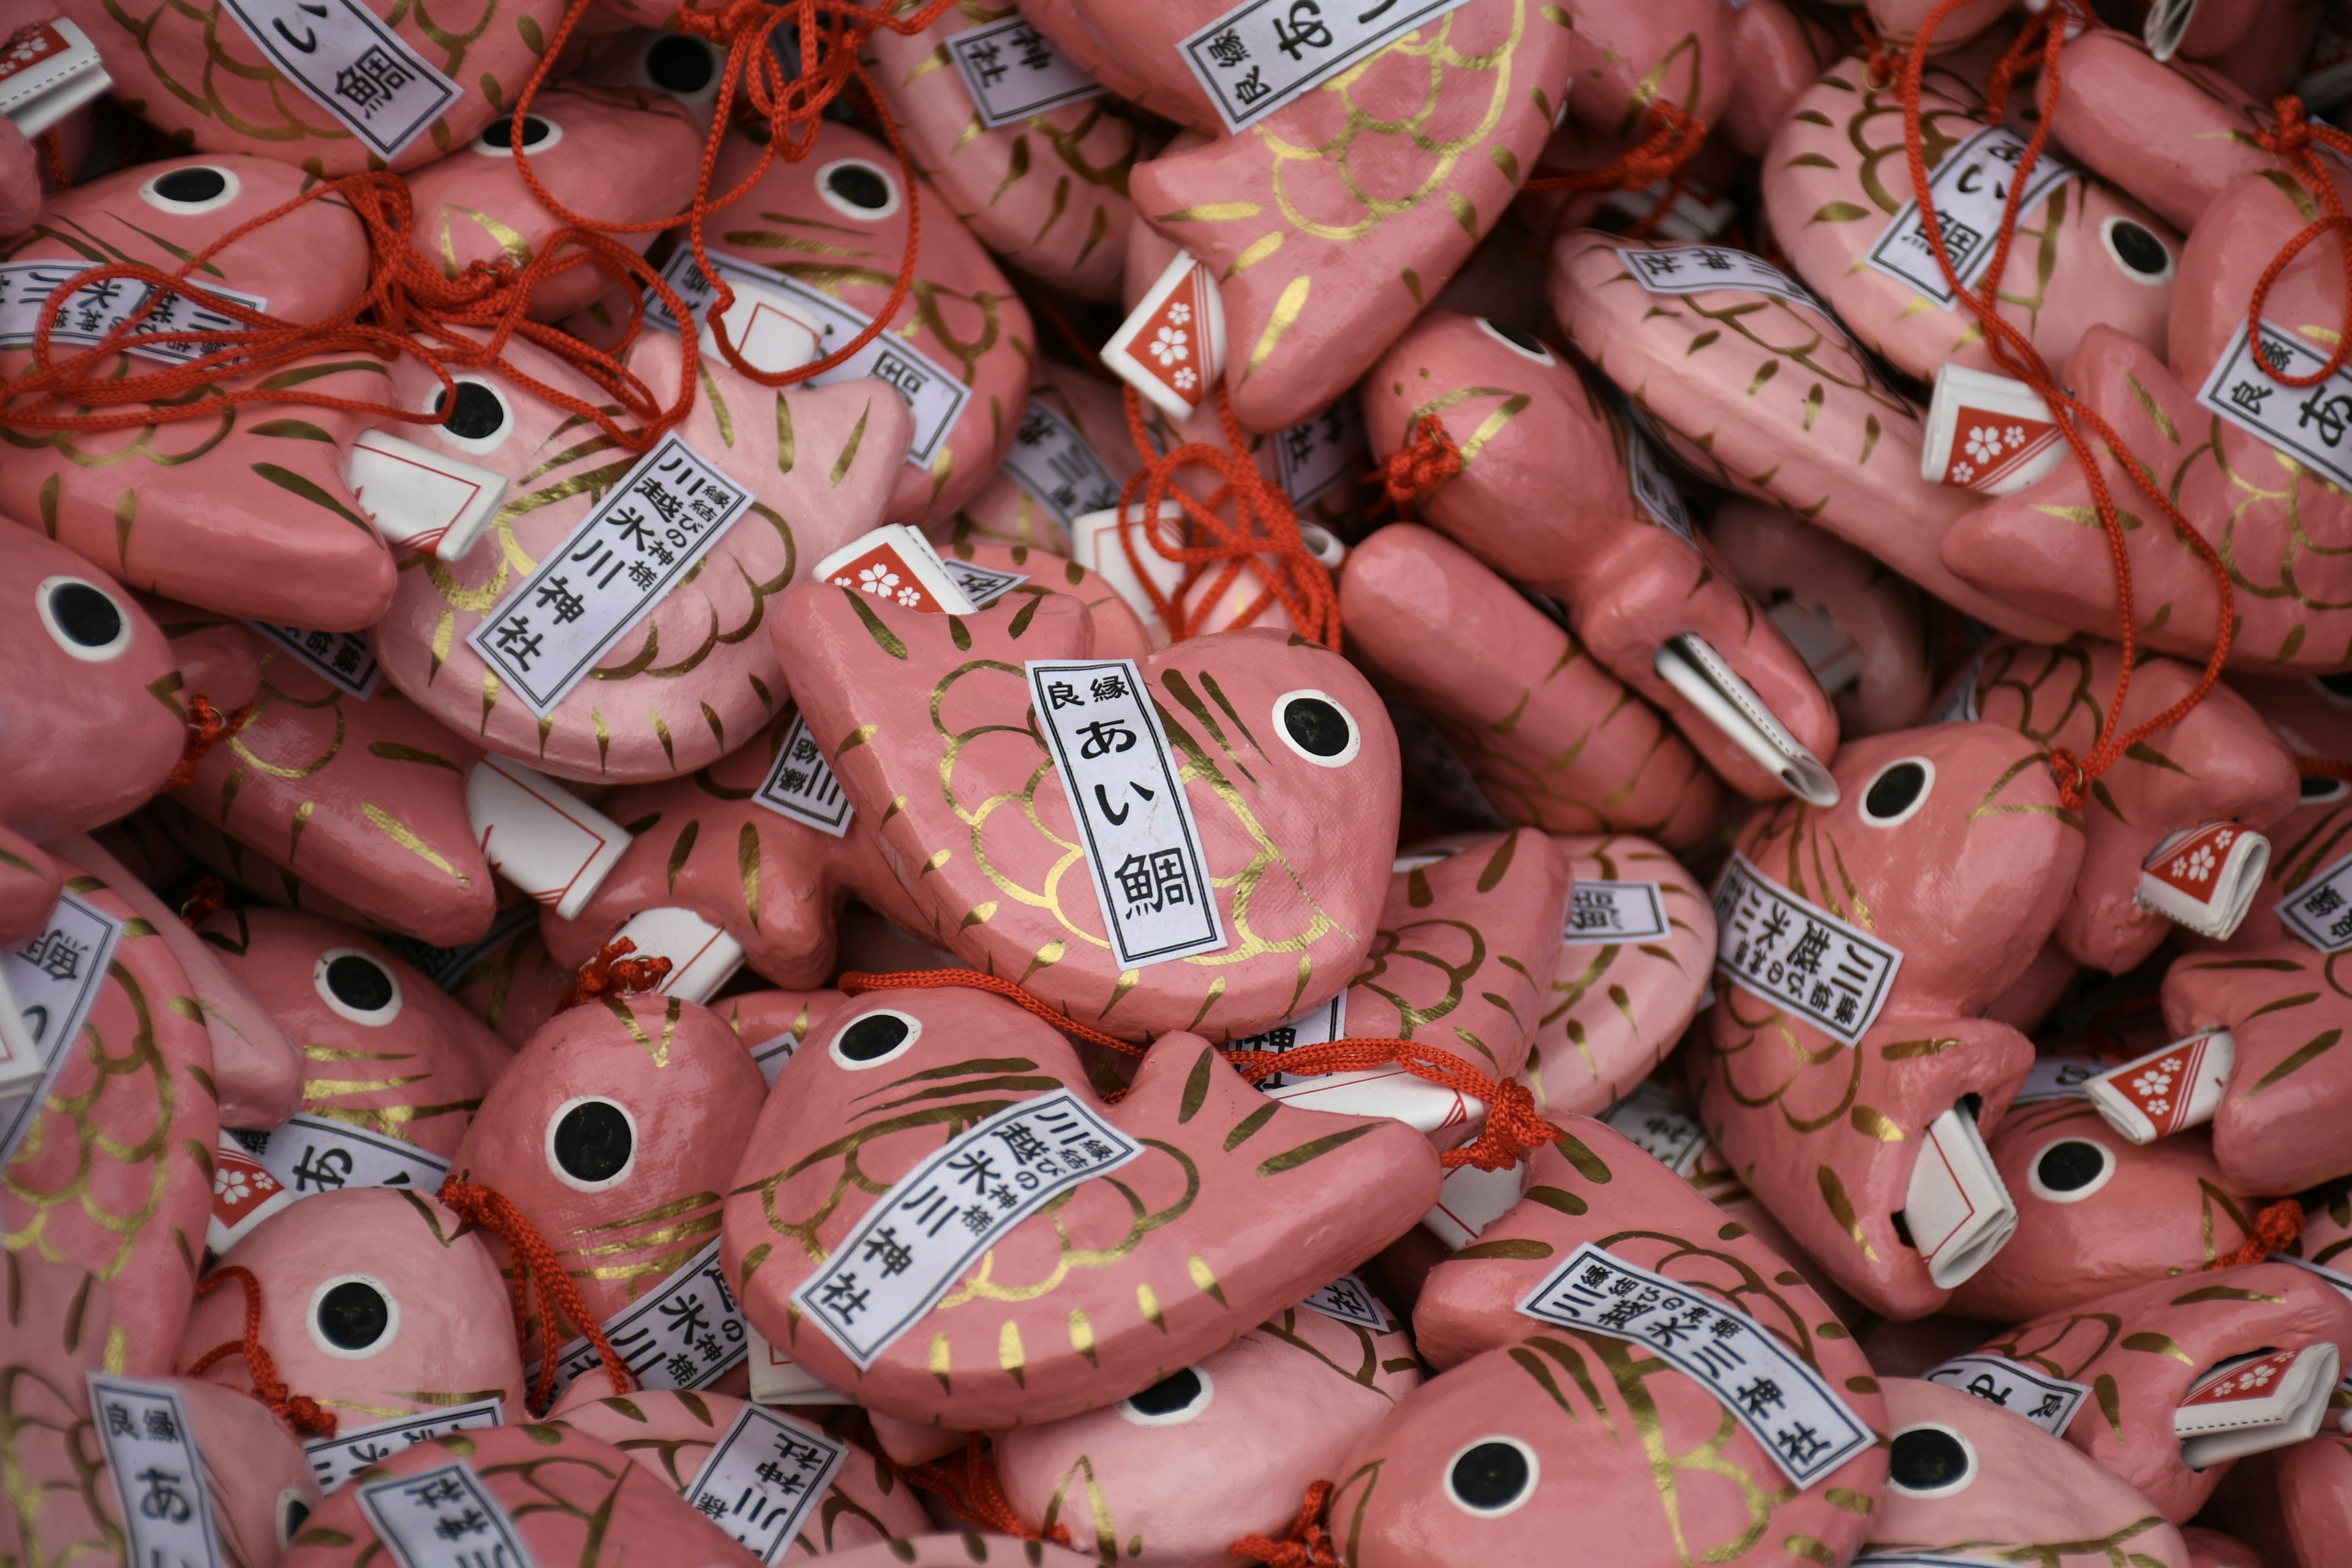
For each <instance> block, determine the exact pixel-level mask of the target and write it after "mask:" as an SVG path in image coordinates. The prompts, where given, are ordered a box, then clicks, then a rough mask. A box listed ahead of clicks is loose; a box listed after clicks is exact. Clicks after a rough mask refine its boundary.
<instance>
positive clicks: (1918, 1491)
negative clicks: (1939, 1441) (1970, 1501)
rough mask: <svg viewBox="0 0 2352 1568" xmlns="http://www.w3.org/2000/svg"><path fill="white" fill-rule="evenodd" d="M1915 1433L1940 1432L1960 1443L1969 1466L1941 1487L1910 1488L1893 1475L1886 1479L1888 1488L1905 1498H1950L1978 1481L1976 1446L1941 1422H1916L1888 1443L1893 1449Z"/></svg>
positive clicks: (1896, 1434)
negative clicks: (1896, 1444) (1897, 1443)
mask: <svg viewBox="0 0 2352 1568" xmlns="http://www.w3.org/2000/svg"><path fill="white" fill-rule="evenodd" d="M1913 1432H1940V1433H1941V1434H1943V1435H1944V1436H1947V1437H1949V1438H1950V1439H1951V1440H1952V1441H1953V1442H1955V1443H1958V1445H1959V1446H1960V1452H1961V1453H1962V1454H1964V1455H1966V1456H1967V1457H1968V1465H1967V1467H1966V1468H1964V1469H1962V1470H1961V1471H1960V1473H1959V1474H1958V1476H1957V1477H1955V1478H1954V1479H1951V1480H1948V1481H1946V1482H1945V1483H1944V1484H1943V1485H1941V1486H1936V1487H1908V1486H1905V1485H1904V1484H1903V1483H1902V1482H1901V1481H1898V1480H1896V1479H1895V1478H1894V1477H1893V1476H1892V1475H1890V1476H1888V1477H1887V1478H1886V1484H1887V1485H1888V1486H1890V1487H1892V1488H1894V1489H1895V1490H1896V1491H1898V1492H1900V1493H1902V1494H1903V1495H1904V1496H1905V1497H1916V1498H1937V1497H1950V1496H1951V1495H1952V1494H1953V1493H1954V1492H1958V1491H1964V1490H1966V1489H1967V1488H1968V1486H1969V1483H1970V1482H1972V1481H1974V1480H1975V1479H1977V1448H1976V1445H1975V1444H1973V1443H1971V1442H1969V1440H1968V1437H1967V1436H1966V1435H1965V1434H1963V1433H1960V1432H1957V1431H1954V1430H1953V1429H1952V1428H1951V1427H1949V1426H1945V1425H1944V1424H1943V1423H1942V1422H1940V1421H1915V1422H1913V1423H1912V1424H1911V1425H1910V1426H1906V1427H1904V1428H1903V1430H1902V1431H1900V1432H1897V1433H1895V1435H1894V1436H1892V1437H1890V1438H1888V1440H1887V1441H1888V1444H1889V1446H1890V1447H1891V1446H1892V1445H1893V1444H1895V1443H1896V1442H1899V1441H1901V1440H1902V1439H1903V1438H1904V1437H1906V1436H1908V1435H1909V1434H1911V1433H1913Z"/></svg>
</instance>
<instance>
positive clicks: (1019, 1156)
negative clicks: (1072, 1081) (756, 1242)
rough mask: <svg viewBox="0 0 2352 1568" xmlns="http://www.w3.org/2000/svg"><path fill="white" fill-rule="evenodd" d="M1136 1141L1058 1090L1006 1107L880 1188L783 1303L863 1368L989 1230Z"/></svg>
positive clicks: (1120, 1160)
mask: <svg viewBox="0 0 2352 1568" xmlns="http://www.w3.org/2000/svg"><path fill="white" fill-rule="evenodd" d="M1142 1152H1143V1146H1142V1145H1141V1144H1140V1143H1138V1142H1135V1141H1134V1140H1133V1139H1131V1138H1129V1137H1128V1135H1127V1134H1126V1133H1124V1132H1121V1131H1119V1130H1118V1128H1116V1127H1113V1126H1111V1125H1110V1123H1108V1121H1104V1120H1103V1119H1102V1118H1101V1116H1099V1115H1098V1114H1097V1113H1096V1111H1095V1110H1093V1108H1091V1107H1090V1106H1088V1105H1087V1104H1086V1103H1085V1102H1083V1101H1082V1100H1079V1099H1078V1098H1077V1097H1076V1095H1074V1094H1072V1093H1070V1091H1069V1090H1067V1089H1061V1090H1057V1091H1055V1093H1052V1094H1048V1095H1045V1096H1043V1097H1041V1098H1039V1099H1036V1100H1024V1101H1023V1102H1022V1103H1020V1104H1019V1105H1013V1106H1008V1107H1006V1108H1005V1109H1004V1110H1000V1111H998V1112H997V1113H996V1114H995V1115H993V1116H992V1117H990V1118H988V1119H987V1120H986V1121H982V1122H980V1123H979V1124H978V1125H976V1126H974V1127H973V1128H972V1129H971V1131H967V1132H965V1133H964V1134H963V1135H962V1136H961V1137H959V1138H957V1139H955V1140H953V1141H952V1142H950V1143H949V1144H948V1145H947V1146H946V1147H945V1148H943V1149H940V1151H939V1152H937V1153H934V1154H933V1155H932V1156H931V1157H930V1158H929V1159H928V1160H926V1161H924V1162H923V1163H921V1164H920V1165H918V1166H917V1167H916V1168H915V1169H914V1171H913V1172H911V1173H909V1174H908V1175H907V1176H906V1177H905V1178H903V1179H902V1180H901V1181H899V1182H898V1184H897V1185H896V1186H893V1187H892V1188H891V1189H890V1190H889V1191H888V1192H887V1193H885V1194H882V1196H881V1198H880V1199H879V1200H877V1202H876V1204H875V1205H874V1206H873V1207H872V1208H871V1209H868V1210H867V1211H866V1217H865V1218H863V1219H862V1220H860V1221H859V1222H858V1223H857V1224H856V1226H854V1227H852V1229H851V1230H850V1232H849V1235H848V1236H847V1237H844V1238H843V1240H842V1243H841V1245H840V1246H839V1247H835V1249H834V1251H833V1254H832V1256H831V1257H829V1258H826V1259H825V1262H824V1267H823V1268H819V1269H818V1270H817V1271H816V1272H815V1273H814V1274H812V1275H810V1276H809V1277H808V1279H804V1280H803V1281H802V1282H801V1285H800V1287H799V1289H795V1290H794V1291H793V1304H794V1305H795V1306H797V1307H798V1308H799V1309H800V1310H801V1311H802V1313H803V1315H805V1316H806V1317H808V1318H810V1319H811V1320H813V1321H814V1322H815V1323H816V1325H817V1326H818V1327H819V1328H821V1329H823V1330H824V1332H825V1335H826V1337H827V1338H829V1339H831V1340H832V1341H833V1342H834V1343H835V1344H837V1345H839V1346H840V1347H841V1349H842V1351H843V1352H844V1353H845V1354H846V1355H847V1356H848V1357H849V1359H850V1360H852V1361H854V1362H856V1363H857V1364H858V1365H859V1366H860V1367H861V1368H863V1367H870V1366H872V1365H873V1364H874V1362H875V1359H876V1358H877V1357H878V1356H880V1355H881V1353H882V1352H884V1351H885V1350H887V1349H888V1348H889V1346H890V1344H891V1342H893V1341H895V1340H897V1339H898V1336H899V1335H900V1334H903V1333H905V1332H906V1331H908V1329H909V1328H912V1327H913V1326H914V1324H915V1323H916V1321H918V1320H919V1319H920V1318H921V1317H922V1316H923V1314H924V1313H926V1312H928V1311H929V1310H931V1309H932V1308H933V1307H934V1306H936V1305H938V1304H939V1300H940V1297H942V1296H945V1295H946V1294H947V1293H948V1290H949V1289H950V1288H951V1287H952V1286H953V1285H954V1284H955V1282H956V1281H957V1280H958V1279H961V1278H962V1277H963V1273H964V1270H965V1269H967V1268H971V1265H972V1264H973V1263H974V1262H975V1261H977V1260H978V1259H979V1258H980V1255H981V1254H982V1253H983V1252H985V1251H987V1250H988V1248H989V1247H991V1246H992V1245H993V1244H994V1240H995V1237H996V1236H997V1235H998V1233H999V1232H1002V1231H1007V1230H1011V1229H1012V1228H1013V1226H1016V1225H1018V1224H1020V1223H1021V1222H1022V1221H1023V1220H1024V1219H1026V1218H1028V1217H1029V1216H1030V1215H1033V1214H1035V1213H1036V1212H1037V1211H1038V1210H1039V1209H1040V1208H1042V1207H1044V1206H1045V1204H1046V1203H1048V1202H1049V1201H1051V1200H1052V1199H1054V1198H1055V1197H1057V1196H1059V1195H1060V1194H1063V1193H1065V1192H1067V1191H1069V1190H1070V1189H1071V1188H1073V1187H1076V1186H1079V1185H1081V1184H1085V1183H1087V1182H1090V1181H1092V1180H1094V1178H1095V1177H1097V1176H1099V1175H1103V1174H1105V1173H1108V1172H1111V1171H1115V1170H1117V1169H1118V1168H1119V1167H1120V1166H1122V1165H1124V1164H1126V1163H1128V1162H1129V1161H1130V1160H1133V1159H1134V1158H1135V1157H1136V1156H1137V1155H1139V1154H1140V1153H1142Z"/></svg>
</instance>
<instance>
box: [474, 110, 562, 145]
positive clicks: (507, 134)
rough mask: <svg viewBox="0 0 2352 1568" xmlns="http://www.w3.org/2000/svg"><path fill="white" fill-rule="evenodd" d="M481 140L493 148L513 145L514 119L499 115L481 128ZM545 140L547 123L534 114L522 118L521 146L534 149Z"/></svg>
mask: <svg viewBox="0 0 2352 1568" xmlns="http://www.w3.org/2000/svg"><path fill="white" fill-rule="evenodd" d="M482 140H483V141H485V142H488V143H489V144H490V145H491V146H493V147H509V148H510V147H512V146H513V145H514V117H513V116H512V115H501V116H499V118H498V119H496V120H493V121H490V122H489V123H488V125H485V126H483V127H482ZM546 140H547V121H544V120H541V118H540V117H539V116H538V115H536V114H526V115H524V116H523V117H522V144H523V145H524V146H526V147H536V146H538V145H539V144H540V143H541V142H544V141H546Z"/></svg>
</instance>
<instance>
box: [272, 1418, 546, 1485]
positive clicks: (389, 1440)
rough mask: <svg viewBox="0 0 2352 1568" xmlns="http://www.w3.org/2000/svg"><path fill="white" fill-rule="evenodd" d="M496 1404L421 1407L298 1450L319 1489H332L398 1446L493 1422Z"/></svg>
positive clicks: (315, 1442)
mask: <svg viewBox="0 0 2352 1568" xmlns="http://www.w3.org/2000/svg"><path fill="white" fill-rule="evenodd" d="M502 1408H503V1402H502V1401H500V1400H499V1399H498V1398H497V1397H495V1396H493V1397H491V1398H488V1399H477V1400H475V1401H474V1402H473V1403H472V1404H471V1405H451V1406H449V1407H448V1408H447V1409H446V1410H427V1411H425V1412H424V1413H423V1414H422V1415H402V1416H398V1417H395V1418H394V1419H393V1420H390V1421H379V1422H377V1423H375V1424H374V1425H373V1426H362V1427H360V1428H358V1429H357V1430H355V1431H349V1432H346V1431H342V1430H341V1429H340V1428H339V1429H338V1430H337V1431H336V1434H335V1436H331V1437H320V1438H315V1439H313V1440H312V1441H310V1442H308V1443H305V1444H303V1445H302V1452H303V1453H304V1454H305V1455H306V1456H308V1457H309V1458H310V1470H311V1473H312V1474H314V1475H316V1476H317V1477H318V1478H319V1489H320V1491H322V1492H332V1491H334V1490H336V1489H339V1488H341V1486H342V1484H343V1483H344V1482H345V1481H347V1480H350V1479H352V1477H353V1476H355V1475H357V1474H358V1473H359V1472H360V1471H362V1470H363V1469H366V1468H368V1467H369V1466H370V1465H374V1464H381V1463H382V1462H383V1461H384V1460H386V1459H389V1458H392V1457H393V1456H394V1454H397V1453H399V1452H400V1451H401V1450H402V1449H404V1448H411V1447H415V1446H416V1445H417V1444H419V1443H422V1442H425V1441H427V1440H428V1439H431V1438H434V1437H440V1436H446V1435H448V1434H449V1433H451V1432H465V1431H471V1430H475V1429H478V1428H479V1427H483V1426H498V1425H499V1422H500V1420H501V1418H502V1417H501V1415H500V1412H501V1410H502Z"/></svg>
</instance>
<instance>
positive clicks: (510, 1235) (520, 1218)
mask: <svg viewBox="0 0 2352 1568" xmlns="http://www.w3.org/2000/svg"><path fill="white" fill-rule="evenodd" d="M436 1195H437V1196H438V1197H439V1198H440V1200H441V1201H442V1202H443V1203H444V1204H446V1205H448V1206H449V1207H450V1209H452V1210H453V1211H455V1213H456V1214H457V1217H458V1218H460V1219H465V1220H470V1221H472V1222H473V1223H474V1224H476V1225H478V1226H481V1227H482V1228H483V1229H484V1230H487V1231H488V1232H489V1233H490V1234H491V1235H493V1236H495V1237H498V1238H499V1240H500V1241H503V1242H505V1243H506V1244H507V1253H508V1256H509V1258H512V1259H513V1262H514V1283H513V1286H512V1290H513V1299H514V1311H515V1339H516V1342H518V1343H519V1344H520V1345H522V1346H523V1347H524V1349H525V1350H526V1351H528V1349H529V1348H530V1315H531V1314H530V1308H531V1303H532V1300H533V1299H534V1298H536V1300H537V1303H538V1306H539V1337H540V1363H539V1378H538V1381H537V1382H536V1383H535V1384H533V1385H532V1386H531V1388H530V1390H529V1391H528V1394H527V1398H526V1404H528V1405H529V1406H530V1412H531V1414H532V1415H545V1414H547V1407H548V1406H549V1405H551V1404H553V1403H554V1400H555V1358H556V1356H557V1354H558V1353H559V1352H562V1349H563V1346H564V1343H565V1342H564V1341H563V1340H562V1339H561V1338H559V1337H558V1335H557V1327H558V1324H559V1323H569V1324H571V1326H572V1328H574V1329H576V1330H578V1331H580V1332H581V1333H582V1334H583V1335H584V1336H586V1338H587V1341H588V1342H589V1343H590V1344H592V1345H594V1346H595V1347H596V1354H597V1355H598V1356H599V1357H600V1358H602V1359H603V1361H604V1373H605V1375H606V1376H607V1377H610V1378H611V1379H612V1380H613V1392H614V1393H615V1394H626V1393H628V1392H629V1390H630V1388H631V1387H632V1386H634V1380H633V1379H632V1378H631V1376H630V1374H629V1369H628V1367H627V1366H626V1365H625V1364H624V1363H623V1362H622V1360H621V1357H620V1354H619V1352H615V1351H614V1349H613V1345H612V1342H611V1341H609V1340H607V1339H606V1338H605V1337H604V1325H603V1324H602V1323H599V1322H598V1321H596V1320H595V1318H594V1317H593V1316H592V1315H591V1314H590V1313H589V1310H588V1304H587V1303H586V1302H585V1301H583V1300H581V1299H580V1287H579V1286H578V1285H576V1284H574V1283H572V1276H571V1274H570V1273H568V1272H567V1271H566V1270H565V1269H564V1267H563V1259H562V1258H560V1257H558V1256H557V1255H556V1251H555V1248H554V1247H551V1246H550V1245H549V1243H548V1239H547V1237H543V1236H541V1235H540V1234H539V1227H538V1226H535V1225H533V1224H531V1223H530V1215H526V1214H524V1213H523V1212H522V1210H520V1209H519V1208H517V1207H515V1206H514V1205H513V1203H512V1202H510V1201H509V1199H508V1197H507V1196H506V1194H503V1193H500V1192H499V1191H497V1190H496V1189H495V1188H491V1187H486V1186H483V1185H482V1184H479V1183H478V1182H469V1181H467V1179H466V1178H465V1177H463V1176H460V1175H457V1174H454V1173H453V1174H451V1175H450V1176H449V1177H448V1178H447V1179H446V1180H445V1181H444V1182H443V1183H442V1184H441V1191H440V1192H439V1194H436Z"/></svg>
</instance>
